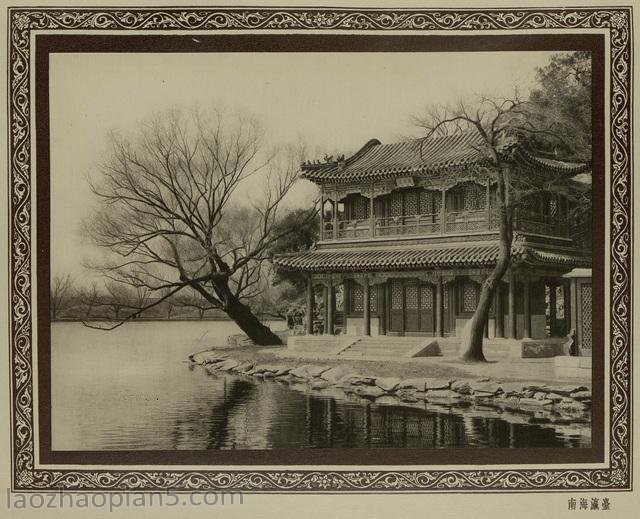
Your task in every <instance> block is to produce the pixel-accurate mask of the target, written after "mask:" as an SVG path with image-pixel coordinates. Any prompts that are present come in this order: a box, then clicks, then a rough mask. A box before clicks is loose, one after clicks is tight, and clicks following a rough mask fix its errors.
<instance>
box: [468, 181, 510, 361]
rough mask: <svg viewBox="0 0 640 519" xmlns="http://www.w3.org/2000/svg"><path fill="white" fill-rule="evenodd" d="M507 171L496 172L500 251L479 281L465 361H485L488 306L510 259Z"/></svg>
mask: <svg viewBox="0 0 640 519" xmlns="http://www.w3.org/2000/svg"><path fill="white" fill-rule="evenodd" d="M505 175H506V171H505V170H503V169H501V170H500V174H499V175H498V203H499V204H500V252H499V254H498V261H497V263H496V266H495V267H494V269H493V271H492V272H491V274H490V275H489V277H488V278H487V279H486V280H485V282H484V283H483V284H482V290H481V292H480V300H479V301H478V306H477V307H476V311H475V312H474V314H473V317H472V318H471V324H470V326H469V333H468V335H466V336H465V337H463V339H462V340H463V343H462V345H461V348H460V351H462V352H463V353H462V355H461V358H462V360H465V361H468V362H485V361H486V359H485V357H484V352H483V350H482V340H483V338H484V329H485V326H486V325H487V321H488V320H489V308H490V307H491V301H492V300H493V294H494V293H495V291H496V287H497V286H498V284H499V283H500V280H501V279H502V276H504V275H505V273H506V272H507V269H508V268H509V263H510V262H511V242H512V240H513V229H512V226H511V225H512V218H511V208H510V207H509V206H508V203H507V191H506V190H507V185H508V184H507V182H506V180H505Z"/></svg>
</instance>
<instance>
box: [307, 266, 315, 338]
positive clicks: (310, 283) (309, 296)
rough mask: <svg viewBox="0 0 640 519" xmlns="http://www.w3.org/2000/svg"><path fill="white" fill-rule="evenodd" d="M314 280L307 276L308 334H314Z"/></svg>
mask: <svg viewBox="0 0 640 519" xmlns="http://www.w3.org/2000/svg"><path fill="white" fill-rule="evenodd" d="M313 299H314V297H313V280H312V279H311V276H309V277H308V278H307V334H308V335H313V303H314V301H313Z"/></svg>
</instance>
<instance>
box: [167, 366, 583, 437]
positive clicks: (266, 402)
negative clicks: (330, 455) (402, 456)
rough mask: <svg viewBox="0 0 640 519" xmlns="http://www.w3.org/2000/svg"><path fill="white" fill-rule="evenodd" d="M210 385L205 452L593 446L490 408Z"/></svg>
mask: <svg viewBox="0 0 640 519" xmlns="http://www.w3.org/2000/svg"><path fill="white" fill-rule="evenodd" d="M212 377H214V378H218V379H219V381H220V383H221V385H222V394H221V401H220V402H218V403H216V404H215V405H214V406H212V408H211V412H210V413H209V419H208V438H207V444H206V448H208V449H247V448H248V449H251V448H263V449H264V448H266V449H281V448H292V447H295V448H320V447H322V448H330V447H334V448H376V447H400V448H438V447H586V446H589V436H588V428H587V427H586V426H582V427H578V428H576V427H575V426H574V428H573V429H568V428H567V429H566V430H564V431H562V430H558V427H550V426H547V425H545V424H534V423H529V420H531V417H530V416H529V415H523V416H522V418H521V419H522V423H513V421H508V420H505V419H503V418H502V417H500V413H499V412H497V411H496V410H495V409H492V408H486V409H484V410H483V409H479V408H476V407H471V406H469V407H464V406H457V407H447V406H441V407H440V408H439V409H438V410H434V409H431V408H429V407H427V405H426V404H422V405H421V406H417V405H416V406H415V407H406V406H402V405H378V404H375V403H373V402H367V401H366V400H364V399H357V401H349V400H344V399H342V400H341V399H337V398H335V397H334V396H329V395H318V394H314V393H313V392H311V390H303V389H302V388H299V389H300V390H295V389H292V388H291V387H289V386H288V385H286V384H282V383H278V382H275V381H260V380H257V381H256V380H254V379H250V378H244V377H235V376H231V375H212ZM479 413H480V415H478V414H479ZM180 429H181V430H182V431H184V432H188V429H184V428H183V427H181V428H180ZM184 440H185V441H188V439H187V438H184ZM180 443H182V442H178V444H180Z"/></svg>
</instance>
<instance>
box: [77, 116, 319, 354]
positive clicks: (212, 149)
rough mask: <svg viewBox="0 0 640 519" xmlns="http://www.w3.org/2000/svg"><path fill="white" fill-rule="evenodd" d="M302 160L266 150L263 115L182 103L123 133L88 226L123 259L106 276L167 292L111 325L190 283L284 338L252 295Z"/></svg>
mask: <svg viewBox="0 0 640 519" xmlns="http://www.w3.org/2000/svg"><path fill="white" fill-rule="evenodd" d="M299 161H300V156H295V154H294V153H293V152H292V151H291V150H289V153H277V152H275V151H274V152H266V151H265V149H264V145H263V131H262V130H261V128H260V126H259V125H258V124H257V123H256V122H255V121H254V120H252V119H250V118H247V117H243V116H238V117H229V116H227V115H225V114H223V113H220V112H214V113H213V115H212V116H211V117H209V118H207V117H204V116H202V115H201V114H199V113H196V112H194V113H191V114H189V115H185V114H184V113H181V112H177V111H173V112H169V113H165V114H163V115H161V116H158V117H156V118H155V119H153V120H151V121H150V122H148V123H146V124H145V125H143V126H142V128H141V129H140V131H139V133H138V135H137V137H136V138H121V137H117V136H114V137H113V138H112V148H111V153H110V158H109V160H107V161H106V162H105V163H104V164H103V165H102V167H101V168H100V172H101V176H100V178H99V179H98V180H97V181H96V182H94V183H93V184H92V188H93V191H94V193H95V195H96V196H97V198H98V200H99V201H100V202H101V208H100V210H98V211H96V213H95V214H94V215H93V217H92V218H91V219H90V220H88V221H87V222H86V225H85V227H84V229H85V233H86V235H87V236H88V237H89V238H90V239H91V240H92V241H93V242H94V243H96V244H98V245H100V246H103V247H105V248H108V249H110V250H111V251H112V252H113V253H115V255H116V257H118V258H119V259H118V260H117V261H114V262H112V263H109V264H105V265H101V266H99V267H98V268H99V270H100V271H101V272H102V273H103V274H104V275H105V276H107V277H109V278H111V279H114V280H117V281H118V282H120V283H125V284H128V285H130V286H133V287H144V288H146V289H148V290H150V291H151V292H153V293H155V294H161V295H160V297H157V298H155V299H153V301H151V302H149V303H148V304H146V305H145V306H144V307H143V308H140V309H136V310H135V311H133V312H131V313H129V314H128V315H127V316H126V317H124V318H123V319H122V320H121V321H120V322H119V323H117V324H115V325H113V326H111V327H110V328H113V327H115V326H118V325H120V324H122V322H124V321H126V320H128V319H131V318H135V317H136V316H137V315H139V314H140V313H141V312H143V311H145V310H146V309H148V308H150V307H152V306H155V305H158V304H161V303H162V302H163V301H165V300H166V299H168V298H170V297H172V296H174V295H175V294H177V293H178V292H180V291H182V290H183V289H185V288H189V289H191V290H193V291H195V292H197V293H198V294H200V295H201V296H202V297H203V298H204V299H205V300H206V301H207V302H208V303H209V304H210V305H211V306H212V307H213V308H219V309H221V310H222V311H224V312H225V313H226V314H227V315H228V316H229V317H230V318H231V319H232V320H234V321H235V322H236V323H237V324H238V326H239V327H240V328H241V329H242V330H243V331H244V332H245V333H246V334H247V335H248V336H249V337H250V338H251V339H252V340H253V341H254V343H256V344H258V345H266V344H280V343H281V341H280V339H279V337H278V336H277V335H275V334H274V333H273V332H272V331H271V330H270V329H269V328H268V327H267V326H265V325H263V324H262V323H261V322H260V320H259V319H258V318H257V317H256V316H255V315H254V314H253V313H252V311H251V309H250V308H249V306H247V304H246V303H247V302H248V301H250V300H251V298H252V297H255V296H256V295H257V294H258V293H259V283H258V281H259V274H260V265H261V263H262V262H263V261H265V260H266V259H268V257H269V252H268V251H269V246H270V245H271V243H273V242H274V241H275V240H277V239H278V238H279V237H280V235H279V234H278V233H277V232H274V224H275V223H276V222H277V221H278V219H279V218H280V215H281V213H282V209H281V206H282V201H283V199H284V198H285V196H286V195H287V193H288V192H289V189H290V188H291V186H292V185H293V183H294V182H295V181H296V180H297V169H298V168H297V165H298V164H299ZM248 182H251V185H252V187H253V191H252V192H256V191H258V190H261V195H260V197H258V198H257V199H255V200H251V199H249V197H248V196H247V192H246V189H245V190H244V192H243V189H244V188H245V187H246V184H247V183H248ZM314 214H315V209H313V210H310V211H309V212H308V217H309V218H312V217H313V216H314Z"/></svg>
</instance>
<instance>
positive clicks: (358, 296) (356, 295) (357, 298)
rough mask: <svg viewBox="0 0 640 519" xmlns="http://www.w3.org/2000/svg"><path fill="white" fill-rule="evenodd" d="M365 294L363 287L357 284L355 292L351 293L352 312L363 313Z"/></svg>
mask: <svg viewBox="0 0 640 519" xmlns="http://www.w3.org/2000/svg"><path fill="white" fill-rule="evenodd" d="M363 294H364V292H363V291H362V287H361V286H360V285H358V284H357V283H354V284H353V290H352V291H351V310H352V311H353V312H362V310H363V304H362V300H363Z"/></svg>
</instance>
